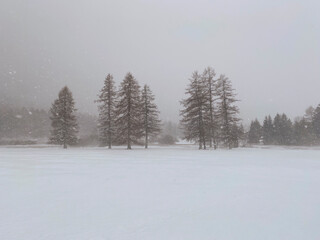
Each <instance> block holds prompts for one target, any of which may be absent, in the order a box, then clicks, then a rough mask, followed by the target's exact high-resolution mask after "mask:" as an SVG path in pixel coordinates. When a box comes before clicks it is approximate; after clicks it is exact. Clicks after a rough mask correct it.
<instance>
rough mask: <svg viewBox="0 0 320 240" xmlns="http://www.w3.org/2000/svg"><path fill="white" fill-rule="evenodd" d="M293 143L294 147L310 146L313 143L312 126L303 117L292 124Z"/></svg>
mask: <svg viewBox="0 0 320 240" xmlns="http://www.w3.org/2000/svg"><path fill="white" fill-rule="evenodd" d="M293 133H294V141H293V143H294V144H296V145H304V146H308V145H312V144H313V143H314V133H313V131H312V124H311V123H310V122H309V121H308V120H306V119H305V118H304V117H303V118H302V119H300V120H296V121H295V122H294V124H293Z"/></svg>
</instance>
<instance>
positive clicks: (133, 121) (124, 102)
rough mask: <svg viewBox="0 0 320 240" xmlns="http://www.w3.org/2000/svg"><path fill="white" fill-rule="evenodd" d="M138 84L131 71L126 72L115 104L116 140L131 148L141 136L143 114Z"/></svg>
mask: <svg viewBox="0 0 320 240" xmlns="http://www.w3.org/2000/svg"><path fill="white" fill-rule="evenodd" d="M142 107H143V104H142V101H141V96H140V86H139V84H138V82H137V80H136V79H135V78H134V77H133V75H132V74H131V73H127V75H126V76H125V78H124V80H123V81H122V82H121V85H120V89H119V91H118V102H117V106H116V116H117V119H116V127H117V140H118V141H119V143H126V144H127V149H131V146H132V144H133V143H138V142H139V140H140V139H141V138H142V136H143V114H142Z"/></svg>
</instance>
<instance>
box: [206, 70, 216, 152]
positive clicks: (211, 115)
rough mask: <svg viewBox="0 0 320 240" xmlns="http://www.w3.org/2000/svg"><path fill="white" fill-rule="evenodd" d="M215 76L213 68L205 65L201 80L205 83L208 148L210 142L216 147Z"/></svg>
mask: <svg viewBox="0 0 320 240" xmlns="http://www.w3.org/2000/svg"><path fill="white" fill-rule="evenodd" d="M215 76H216V73H215V71H214V69H213V68H211V67H207V68H206V69H205V70H204V72H203V74H202V77H203V81H204V84H205V85H207V94H208V96H207V100H208V103H207V105H206V106H207V108H208V109H207V111H206V112H207V114H208V117H207V118H208V121H209V123H208V128H209V129H208V130H209V144H210V148H211V147H212V144H213V146H214V149H216V148H217V130H218V121H217V119H216V115H215V101H216V100H217V89H216V81H215V80H214V77H215Z"/></svg>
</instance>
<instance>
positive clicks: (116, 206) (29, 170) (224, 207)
mask: <svg viewBox="0 0 320 240" xmlns="http://www.w3.org/2000/svg"><path fill="white" fill-rule="evenodd" d="M319 224H320V151H318V150H292V149H291V150H286V149H235V150H232V151H227V150H218V151H197V150H196V149H195V148H193V147H190V146H189V147H188V146H180V147H174V148H154V149H149V150H144V149H135V150H132V151H127V150H122V149H116V150H106V149H101V148H91V149H68V150H63V149H58V148H0V239H4V240H13V239H15V240H20V239H23V240H28V239H32V240H43V239H46V240H56V239H59V240H64V239H65V240H82V239H83V240H95V239H97V240H120V239H121V240H122V239H128V240H153V239H156V240H191V239H192V240H206V239H207V240H214V239H221V240H228V239H230V240H234V239H243V240H257V239H272V240H276V239H279V240H284V239H290V240H294V239H299V240H300V239H308V240H313V239H314V240H317V239H320V228H319Z"/></svg>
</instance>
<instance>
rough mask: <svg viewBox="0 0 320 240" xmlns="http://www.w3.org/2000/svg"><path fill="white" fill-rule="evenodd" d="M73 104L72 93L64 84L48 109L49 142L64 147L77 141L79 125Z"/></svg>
mask: <svg viewBox="0 0 320 240" xmlns="http://www.w3.org/2000/svg"><path fill="white" fill-rule="evenodd" d="M74 104H75V102H74V100H73V97H72V93H71V92H70V90H69V88H68V87H67V86H65V87H64V88H62V90H61V91H60V92H59V97H58V99H56V100H55V101H54V103H53V104H52V107H51V109H50V113H51V116H50V119H51V126H52V130H51V132H50V133H51V136H50V143H53V144H59V145H63V147H64V148H67V146H68V145H73V144H75V143H77V141H78V138H77V133H78V130H79V127H78V123H77V118H76V116H75V111H76V109H75V107H74Z"/></svg>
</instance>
